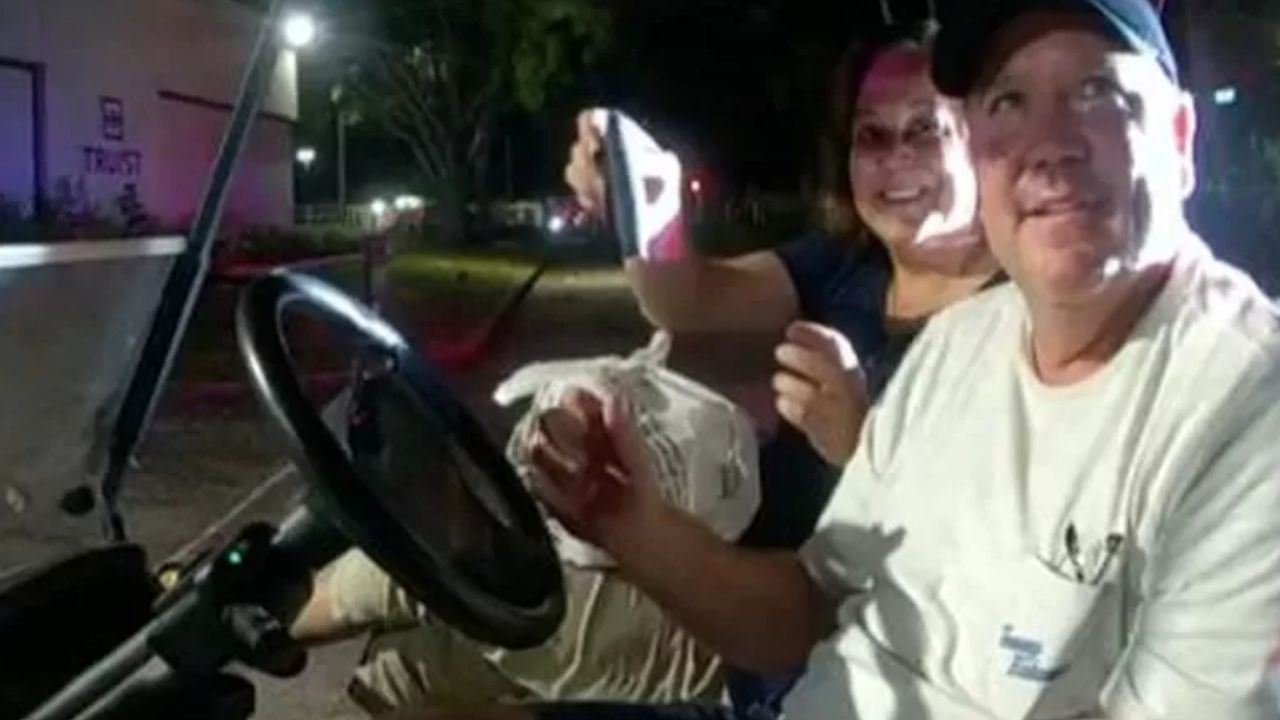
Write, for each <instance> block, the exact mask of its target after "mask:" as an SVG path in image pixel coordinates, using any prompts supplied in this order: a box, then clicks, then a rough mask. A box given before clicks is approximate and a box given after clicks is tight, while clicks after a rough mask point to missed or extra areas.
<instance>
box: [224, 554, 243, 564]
mask: <svg viewBox="0 0 1280 720" xmlns="http://www.w3.org/2000/svg"><path fill="white" fill-rule="evenodd" d="M227 562H228V563H230V564H231V565H232V566H235V565H241V564H243V563H244V553H242V552H240V551H239V550H232V551H231V552H229V553H227Z"/></svg>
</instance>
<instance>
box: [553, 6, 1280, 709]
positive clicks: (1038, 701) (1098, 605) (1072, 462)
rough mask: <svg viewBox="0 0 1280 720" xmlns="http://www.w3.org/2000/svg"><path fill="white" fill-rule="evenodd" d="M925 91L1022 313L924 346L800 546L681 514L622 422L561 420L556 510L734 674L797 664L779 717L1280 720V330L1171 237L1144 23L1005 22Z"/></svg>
mask: <svg viewBox="0 0 1280 720" xmlns="http://www.w3.org/2000/svg"><path fill="white" fill-rule="evenodd" d="M976 6H977V4H976V3H974V4H969V5H968V6H967V7H968V9H969V12H974V11H973V8H974V7H976ZM934 76H935V80H936V82H937V85H938V86H939V87H940V88H941V89H942V90H943V91H944V92H947V93H949V94H953V95H957V96H963V97H964V99H965V103H966V113H967V115H968V119H969V123H970V126H971V133H972V140H971V142H972V149H973V155H974V159H975V163H976V166H977V172H978V177H979V186H980V196H981V204H982V208H981V213H982V220H983V224H984V225H985V228H986V231H987V234H988V237H989V241H990V243H991V246H992V249H993V252H994V253H995V255H996V256H997V258H998V259H999V261H1000V263H1001V265H1002V266H1003V267H1004V268H1005V270H1006V271H1007V272H1008V274H1009V275H1010V276H1011V278H1012V279H1013V280H1014V285H1013V286H1009V287H1004V288H997V289H994V290H991V291H988V292H987V293H984V294H983V295H981V296H979V297H977V298H974V299H972V300H969V301H965V302H964V303H961V304H960V305H958V306H956V307H954V308H953V309H951V310H949V311H947V312H944V313H943V314H942V315H940V316H938V317H937V318H936V319H935V320H934V321H933V322H932V323H931V325H930V327H929V328H928V329H927V330H926V331H925V332H924V334H923V335H922V336H921V338H920V339H919V340H918V341H917V343H916V346H915V347H913V349H912V350H911V352H910V354H909V355H908V357H907V358H906V360H905V361H904V363H903V365H902V367H901V369H900V370H899V372H898V375H897V376H896V377H895V378H894V380H893V381H892V382H891V384H890V386H889V389H888V390H887V391H886V394H885V395H884V397H883V398H882V400H881V402H880V404H879V405H878V406H877V408H876V410H875V411H874V412H873V413H872V415H871V417H870V419H869V421H868V424H867V426H866V427H865V429H864V432H863V435H862V438H861V440H860V444H859V447H858V450H857V452H856V454H855V456H854V458H853V460H852V461H851V463H850V464H849V466H848V467H847V468H846V470H845V473H844V476H843V478H842V480H841V484H840V486H839V488H838V489H837V491H836V494H835V496H834V498H833V499H832V501H831V503H830V505H829V507H828V508H827V510H826V512H825V514H824V517H823V519H822V521H821V523H820V525H819V528H818V531H817V533H816V534H815V536H814V537H813V538H812V539H811V541H810V542H809V543H808V545H807V546H806V547H805V548H804V549H803V550H802V551H801V552H800V553H799V554H798V555H797V554H788V553H775V554H762V553H753V552H750V551H746V550H741V549H737V548H733V547H730V546H728V545H727V544H725V543H722V542H719V541H717V540H716V538H714V537H713V536H711V535H710V534H709V533H707V532H706V531H705V530H704V529H703V528H701V527H700V526H699V525H697V524H696V523H694V522H691V521H690V520H689V519H687V518H685V517H683V516H681V515H680V514H679V513H677V512H675V511H673V510H671V509H670V508H669V507H667V506H666V505H665V504H664V503H663V502H661V498H660V497H659V496H658V495H657V494H656V492H654V490H653V487H652V485H651V484H650V482H649V476H650V474H651V469H650V467H651V462H652V461H651V458H649V457H648V456H647V455H646V454H645V453H644V452H643V451H642V450H641V449H640V446H639V445H638V444H637V441H636V437H635V434H634V429H633V428H632V427H631V425H630V422H629V420H628V413H627V410H626V408H625V407H623V406H622V405H621V404H620V403H619V402H618V401H616V400H613V399H608V400H606V401H605V402H604V403H600V402H598V401H596V400H595V399H594V398H591V397H588V396H585V395H579V396H577V397H576V398H574V399H572V400H571V401H570V402H568V403H566V405H565V407H564V408H563V410H562V417H560V418H557V421H556V422H554V423H552V422H548V423H547V427H548V429H549V431H550V430H551V429H553V428H559V429H558V430H557V431H556V432H554V433H552V434H551V435H548V436H544V437H543V438H542V439H541V440H540V442H539V445H538V447H537V448H536V454H537V458H538V464H539V467H540V469H541V473H542V476H543V477H542V479H541V483H540V485H539V492H540V494H541V496H542V498H543V500H544V502H546V504H547V505H548V506H549V507H551V508H552V509H553V511H554V512H555V513H556V514H557V515H558V516H560V517H561V518H562V519H563V520H564V522H565V523H566V524H567V525H568V526H571V527H572V528H574V529H575V531H576V532H578V533H579V534H581V535H582V536H583V537H584V538H586V539H588V540H590V541H592V542H594V543H596V544H599V545H601V546H603V547H604V548H605V549H607V550H608V552H609V553H610V554H611V555H612V556H613V557H615V558H617V559H618V560H619V562H620V564H621V566H622V570H623V572H624V574H625V575H626V576H627V577H628V578H629V579H631V580H632V581H633V582H635V583H636V584H637V585H638V586H639V587H641V588H643V589H644V590H645V591H646V592H648V593H650V594H651V595H652V596H653V597H654V598H655V599H657V600H658V601H659V602H660V603H662V604H663V605H665V606H666V607H667V608H668V610H669V611H670V612H671V613H672V614H673V615H675V616H676V617H678V618H679V619H680V620H681V621H682V622H683V623H684V624H685V625H686V626H687V627H688V628H689V629H690V630H691V631H692V632H694V633H695V634H696V635H698V636H699V637H701V638H702V639H703V640H704V641H706V642H707V643H708V644H709V645H710V646H712V647H713V648H715V649H716V650H718V651H719V652H720V653H721V654H722V655H723V656H724V657H725V658H726V660H727V661H729V662H733V663H736V664H738V665H741V666H744V667H747V668H751V669H756V670H760V671H765V672H769V671H778V670H786V669H790V668H796V667H799V666H802V665H804V664H805V663H806V661H807V670H806V672H805V675H804V676H803V678H802V679H801V681H800V682H799V684H798V685H797V686H796V688H795V690H794V691H793V692H792V693H791V695H790V696H789V697H788V699H787V701H786V703H785V705H784V708H783V710H784V715H785V716H786V717H787V719H788V720H808V719H810V718H813V719H815V720H817V719H821V720H828V719H832V718H860V719H863V720H866V719H876V718H902V719H911V720H915V719H917V718H989V717H1000V718H1021V717H1036V718H1041V717H1043V718H1066V717H1071V718H1079V717H1090V718H1110V719H1111V720H1115V719H1117V718H1276V717H1280V703H1278V702H1277V699H1276V698H1275V697H1274V696H1273V694H1272V692H1271V691H1270V689H1269V687H1268V685H1267V683H1266V665H1267V658H1268V655H1270V654H1271V652H1272V651H1273V650H1274V648H1275V647H1276V640H1277V637H1278V636H1280V441H1278V438H1280V314H1278V313H1277V309H1276V308H1275V307H1274V306H1273V305H1272V304H1271V303H1270V302H1269V301H1268V300H1267V299H1266V298H1265V297H1263V295H1262V294H1261V293H1260V292H1259V291H1258V289H1257V288H1256V286H1255V285H1254V284H1253V283H1252V282H1251V281H1250V280H1249V279H1248V278H1246V277H1244V276H1243V275H1241V274H1240V273H1238V272H1236V271H1235V270H1233V269H1231V268H1229V267H1226V266H1224V265H1223V264H1221V263H1219V262H1217V261H1216V260H1214V259H1213V257H1212V256H1211V254H1210V253H1209V251H1208V250H1207V249H1206V248H1205V246H1204V245H1203V243H1202V242H1201V241H1200V240H1199V239H1198V238H1197V237H1196V236H1195V235H1194V234H1193V233H1192V232H1191V230H1190V229H1189V228H1188V226H1187V223H1186V221H1185V219H1184V215H1183V212H1182V210H1181V205H1182V202H1183V201H1184V199H1185V198H1186V197H1187V196H1188V195H1189V193H1190V192H1191V189H1192V185H1193V177H1194V173H1193V164H1192V147H1193V136H1194V127H1195V118H1194V113H1193V107H1192V104H1191V101H1190V99H1189V98H1188V97H1187V95H1186V94H1185V93H1183V92H1181V91H1180V90H1179V87H1178V83H1177V68H1176V64H1175V62H1174V59H1173V56H1172V53H1171V52H1170V50H1169V46H1168V41H1167V39H1166V37H1165V35H1164V33H1163V30H1162V29H1161V27H1160V24H1159V19H1158V17H1157V16H1156V14H1155V13H1154V12H1153V11H1152V9H1151V8H1150V7H1149V6H1148V4H1147V2H1146V0H1038V1H1037V0H1021V1H1015V0H1009V1H1003V0H1002V1H998V2H994V3H992V2H988V3H986V7H984V8H982V9H981V10H978V11H977V14H972V15H969V16H967V17H958V18H956V19H955V20H953V21H951V22H949V23H944V28H943V31H942V35H941V37H940V38H939V39H938V43H937V47H936V50H935V58H934ZM548 420H550V419H548ZM601 426H602V427H603V428H604V429H605V430H607V431H608V433H607V434H606V435H603V437H604V440H603V441H601V440H600V439H599V438H600V437H601V435H600V434H599V433H597V432H596V429H597V428H599V427H601ZM569 428H572V429H569ZM592 439H594V440H592ZM589 441H592V442H595V443H596V445H599V444H601V443H602V442H603V444H605V445H607V447H606V448H603V449H606V450H608V451H610V452H611V453H612V457H611V459H610V460H608V461H607V462H604V463H603V464H602V463H601V462H600V461H599V458H600V451H601V449H602V448H600V447H592V448H589V447H588V445H589ZM588 450H591V451H590V452H588ZM588 459H590V462H589V461H588ZM601 486H604V489H605V490H606V491H604V492H602V488H601ZM599 497H605V498H607V502H605V503H600V502H598V501H595V500H593V499H592V498H599ZM564 712H571V711H570V710H568V709H566V710H561V709H556V708H550V709H546V710H541V711H539V715H540V716H543V717H557V716H560V715H559V714H560V713H564ZM564 716H566V717H568V716H575V717H581V714H580V713H579V714H577V715H564Z"/></svg>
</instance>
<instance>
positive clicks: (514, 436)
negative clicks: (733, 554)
mask: <svg viewBox="0 0 1280 720" xmlns="http://www.w3.org/2000/svg"><path fill="white" fill-rule="evenodd" d="M670 350H671V337H670V335H668V334H667V333H666V332H662V331H659V332H657V333H656V334H655V335H654V336H653V339H652V341H650V343H649V346H648V347H646V348H644V349H642V350H638V351H637V352H635V353H634V354H632V355H631V356H630V357H627V358H622V357H618V356H605V357H597V358H587V359H576V360H561V361H551V362H540V363H534V364H532V365H527V366H525V367H524V368H521V369H520V370H517V371H516V372H515V373H513V374H512V375H511V377H509V378H507V380H505V381H504V382H503V383H502V384H501V385H499V386H498V388H497V389H496V390H495V391H494V395H493V399H494V400H495V401H496V402H497V403H498V404H500V405H502V406H504V407H505V406H510V405H511V404H513V403H514V402H516V401H517V400H521V399H523V398H527V397H530V396H532V398H533V400H532V402H531V403H530V407H529V409H528V411H527V412H526V413H525V414H524V415H523V416H522V417H521V418H520V420H519V421H518V422H517V423H516V426H515V428H514V430H513V431H512V433H511V437H510V439H509V441H508V443H507V457H508V459H509V460H510V461H511V463H512V464H513V465H514V466H515V468H516V470H517V472H519V473H520V475H521V477H523V478H524V479H525V482H526V484H527V483H528V482H529V477H530V475H529V473H530V465H529V458H528V440H529V439H531V438H532V434H533V432H534V430H535V429H536V425H535V423H536V420H537V417H538V415H539V414H541V413H542V412H543V411H545V410H547V409H550V408H552V407H555V406H556V405H558V404H559V403H560V401H561V399H562V398H563V397H564V396H565V394H566V393H567V392H568V391H569V390H571V389H574V388H580V389H583V390H587V391H589V392H592V393H595V394H597V395H604V394H612V393H620V394H622V395H623V396H624V398H625V399H626V401H627V403H628V406H629V407H630V408H631V410H632V417H633V418H634V419H635V421H636V424H637V426H638V427H639V429H640V432H641V435H642V436H643V437H644V440H645V443H646V445H648V447H649V450H650V452H651V453H653V457H654V459H655V461H656V467H657V469H658V479H659V482H660V484H661V486H662V493H663V495H664V496H665V497H666V499H667V501H668V502H671V503H672V504H673V505H675V506H676V507H679V508H682V509H684V510H686V511H687V512H689V513H690V514H692V515H693V516H695V517H697V518H699V519H700V520H702V521H703V522H704V523H706V524H707V526H708V527H710V528H711V530H712V531H713V532H715V533H716V534H717V535H719V536H720V537H722V538H724V539H726V540H731V541H732V540H736V539H737V538H738V537H739V536H741V535H742V533H743V532H744V531H745V530H746V529H747V526H748V525H749V524H750V523H751V520H752V518H753V517H754V516H755V513H756V510H757V509H758V508H759V506H760V474H759V455H758V449H757V445H756V437H755V431H754V428H753V426H752V423H751V420H750V418H748V416H747V415H746V413H745V412H743V411H742V410H741V409H740V408H738V407H737V406H736V405H734V404H733V402H731V401H730V400H728V399H727V398H725V397H723V396H721V395H720V394H718V393H716V392H714V391H713V390H711V389H709V388H707V387H705V386H703V385H701V384H699V383H697V382H695V381H693V380H691V379H689V378H687V377H684V376H683V375H680V374H679V373H676V372H673V371H672V370H670V369H668V368H667V367H666V362H667V356H668V354H669V353H670ZM548 525H549V527H550V529H551V535H552V538H553V539H554V540H555V544H556V548H557V550H558V551H559V554H560V558H561V560H562V561H564V562H566V563H569V564H572V565H576V566H579V567H587V568H607V567H612V566H613V565H614V562H613V560H612V558H610V557H609V556H608V554H607V553H605V552H604V551H603V550H600V549H599V548H597V547H595V546H593V545H590V544H588V543H585V542H583V541H581V540H579V539H577V538H575V537H573V535H571V534H570V533H569V532H568V531H567V530H566V529H565V528H564V527H563V526H561V525H560V523H558V522H556V521H555V519H554V518H549V519H548Z"/></svg>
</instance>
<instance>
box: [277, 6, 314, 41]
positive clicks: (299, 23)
mask: <svg viewBox="0 0 1280 720" xmlns="http://www.w3.org/2000/svg"><path fill="white" fill-rule="evenodd" d="M280 32H281V34H282V35H283V36H284V41H285V44H287V45H288V46H289V47H291V48H293V49H294V50H301V49H302V48H304V47H306V46H308V45H310V44H311V43H312V42H314V41H315V39H316V21H315V18H313V17H311V15H310V13H305V12H295V13H293V14H291V15H289V16H288V17H286V18H285V19H284V24H282V25H281V26H280Z"/></svg>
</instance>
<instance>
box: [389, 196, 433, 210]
mask: <svg viewBox="0 0 1280 720" xmlns="http://www.w3.org/2000/svg"><path fill="white" fill-rule="evenodd" d="M392 204H393V205H394V206H395V209H397V210H400V211H404V210H418V209H420V208H422V206H423V205H425V204H426V202H425V201H424V200H423V199H422V198H421V197H419V196H417V195H397V196H396V199H395V201H394V202H393V203H392Z"/></svg>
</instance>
